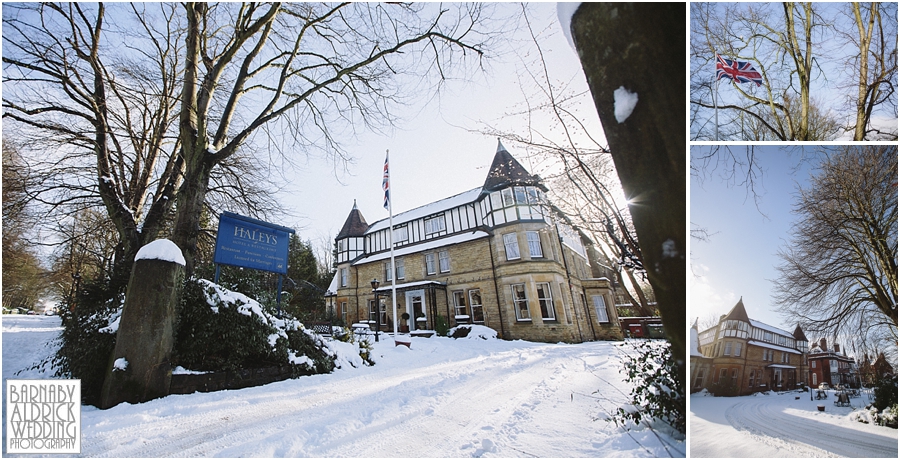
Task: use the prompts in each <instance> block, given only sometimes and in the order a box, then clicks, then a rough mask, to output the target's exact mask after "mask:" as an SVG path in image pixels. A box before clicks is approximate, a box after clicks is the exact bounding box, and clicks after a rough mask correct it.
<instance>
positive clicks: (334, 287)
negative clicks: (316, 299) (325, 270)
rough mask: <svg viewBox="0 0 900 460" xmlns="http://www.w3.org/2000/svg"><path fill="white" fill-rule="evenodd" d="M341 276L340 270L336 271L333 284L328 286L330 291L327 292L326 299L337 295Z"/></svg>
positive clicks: (332, 279) (332, 280)
mask: <svg viewBox="0 0 900 460" xmlns="http://www.w3.org/2000/svg"><path fill="white" fill-rule="evenodd" d="M340 276H341V271H340V270H335V272H334V278H331V284H329V285H328V290H327V291H325V297H328V296H333V295H335V294H337V289H338V278H340Z"/></svg>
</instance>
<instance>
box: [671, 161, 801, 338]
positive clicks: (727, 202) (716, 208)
mask: <svg viewBox="0 0 900 460" xmlns="http://www.w3.org/2000/svg"><path fill="white" fill-rule="evenodd" d="M709 148H710V147H708V146H694V147H692V148H691V155H692V158H693V156H694V155H695V154H697V152H704V151H708V149H709ZM728 148H731V149H732V151H733V152H735V153H739V154H740V155H743V154H744V153H745V151H746V150H745V149H746V147H745V146H736V145H732V146H728ZM793 149H794V154H793V155H789V152H788V151H787V150H784V149H783V148H782V147H776V146H756V147H755V154H756V155H755V158H756V159H757V160H758V162H759V163H758V164H759V165H760V168H761V169H762V170H763V174H762V175H761V177H760V180H759V181H758V183H757V187H758V188H757V193H758V194H760V195H761V196H760V198H759V202H758V205H759V209H757V205H756V203H754V200H753V197H752V196H751V195H749V194H748V191H747V189H746V187H744V186H741V185H729V183H728V181H726V180H724V179H723V178H722V171H723V170H722V169H721V168H720V169H719V170H718V171H714V172H712V173H711V174H709V175H708V177H707V178H706V180H704V181H703V183H702V184H701V183H700V180H698V178H697V177H691V186H690V222H691V224H692V226H699V227H703V228H705V229H706V230H707V231H708V232H709V233H710V237H709V241H698V240H696V239H692V240H691V245H690V247H691V270H692V272H693V274H692V276H691V279H690V295H691V298H690V304H689V305H690V310H689V311H690V316H689V322H690V323H691V324H693V321H694V319H696V318H697V317H700V322H701V323H702V322H703V321H704V319H705V318H708V317H709V316H710V315H714V316H715V317H718V315H721V314H725V313H727V312H728V311H729V310H730V309H731V308H732V307H733V306H734V305H735V304H736V303H737V301H738V299H740V298H741V297H743V299H744V306H745V307H746V309H747V314H748V315H749V316H750V317H751V318H753V319H755V320H759V321H762V322H764V323H767V324H771V325H773V326H778V327H781V328H783V329H788V330H791V331H792V330H793V328H794V326H796V325H795V324H786V323H784V322H783V321H782V317H781V316H780V315H779V314H778V313H777V312H776V311H775V308H776V306H775V305H774V304H773V302H772V298H771V294H772V289H773V287H772V282H771V281H770V280H772V279H775V278H777V277H778V272H777V270H776V269H775V267H776V266H777V265H778V263H779V259H778V257H777V253H778V249H779V248H782V247H785V246H786V245H787V244H789V239H790V229H791V226H792V222H794V221H795V216H794V215H793V214H792V213H791V209H792V206H793V203H794V195H795V193H796V190H797V186H798V185H801V186H804V187H805V186H807V185H808V180H809V176H810V174H811V172H813V167H812V165H810V164H809V162H804V163H802V164H799V166H798V163H800V155H798V154H797V152H796V151H797V150H799V147H794V148H793ZM812 149H813V148H812V147H807V154H809V153H810V152H811V151H812Z"/></svg>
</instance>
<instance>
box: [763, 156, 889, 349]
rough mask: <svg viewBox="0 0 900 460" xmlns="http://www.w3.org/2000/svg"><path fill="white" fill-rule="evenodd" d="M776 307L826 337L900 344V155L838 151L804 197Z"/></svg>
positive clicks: (798, 205)
mask: <svg viewBox="0 0 900 460" xmlns="http://www.w3.org/2000/svg"><path fill="white" fill-rule="evenodd" d="M798 193H799V197H798V201H797V203H796V204H795V206H794V212H795V213H796V214H797V215H798V222H797V224H796V227H795V229H794V230H793V232H792V235H791V241H790V243H789V245H788V246H787V247H785V248H783V249H781V250H780V251H779V256H780V258H781V259H782V263H781V265H779V267H778V271H779V273H780V275H781V276H780V278H779V279H777V280H773V282H774V284H775V288H776V293H775V294H774V295H773V297H774V299H775V301H776V302H777V303H778V304H779V305H780V307H779V308H780V310H781V311H782V312H783V313H784V314H785V316H787V317H788V318H789V319H790V320H791V321H796V322H799V323H800V324H801V326H803V327H804V329H805V330H807V331H811V332H813V333H820V334H823V335H830V336H838V335H842V334H848V335H851V334H852V335H856V336H868V335H870V333H872V332H873V331H875V332H877V333H885V332H887V333H888V334H890V335H891V336H892V337H893V339H894V342H896V339H897V147H896V146H866V147H848V146H844V147H838V148H837V152H836V153H833V154H832V155H830V156H829V157H827V158H826V159H825V160H823V162H822V164H821V166H820V167H819V171H818V173H817V174H816V175H815V176H814V177H812V179H811V183H810V186H809V187H808V188H806V189H800V190H799V191H798Z"/></svg>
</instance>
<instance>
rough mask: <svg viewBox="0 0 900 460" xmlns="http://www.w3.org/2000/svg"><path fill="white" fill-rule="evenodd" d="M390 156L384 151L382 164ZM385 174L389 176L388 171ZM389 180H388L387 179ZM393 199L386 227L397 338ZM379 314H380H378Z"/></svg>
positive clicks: (395, 335) (387, 162)
mask: <svg viewBox="0 0 900 460" xmlns="http://www.w3.org/2000/svg"><path fill="white" fill-rule="evenodd" d="M390 156H391V151H390V150H385V151H384V163H385V164H387V165H390V163H389V161H388V160H389V159H390ZM387 174H390V170H388V172H387ZM388 180H390V178H388ZM393 201H394V200H393V198H392V197H391V196H390V195H388V223H389V224H390V227H388V235H389V238H390V242H391V305H392V306H393V313H394V337H395V338H396V337H397V332H398V331H399V329H397V285H396V280H397V270H396V269H395V268H394V203H393ZM379 314H380V313H379Z"/></svg>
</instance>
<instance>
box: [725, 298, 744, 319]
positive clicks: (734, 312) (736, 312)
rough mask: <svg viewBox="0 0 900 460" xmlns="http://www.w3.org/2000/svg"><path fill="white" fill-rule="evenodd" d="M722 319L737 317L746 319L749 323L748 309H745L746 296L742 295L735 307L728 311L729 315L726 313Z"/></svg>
mask: <svg viewBox="0 0 900 460" xmlns="http://www.w3.org/2000/svg"><path fill="white" fill-rule="evenodd" d="M722 319H723V320H729V319H736V320H739V321H744V322H747V323H749V322H750V317H748V316H747V310H745V309H744V298H743V297H741V298H740V300H738V303H736V304H735V305H734V308H732V309H731V311H730V312H728V314H727V315H725V318H722Z"/></svg>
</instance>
